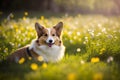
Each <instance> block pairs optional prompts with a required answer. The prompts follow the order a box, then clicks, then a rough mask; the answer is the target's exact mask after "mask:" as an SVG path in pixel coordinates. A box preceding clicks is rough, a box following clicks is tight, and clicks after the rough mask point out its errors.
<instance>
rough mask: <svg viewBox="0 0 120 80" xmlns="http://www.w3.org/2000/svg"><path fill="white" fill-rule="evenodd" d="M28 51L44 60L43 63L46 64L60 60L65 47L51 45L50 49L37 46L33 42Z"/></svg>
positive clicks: (44, 46)
mask: <svg viewBox="0 0 120 80" xmlns="http://www.w3.org/2000/svg"><path fill="white" fill-rule="evenodd" d="M29 49H33V50H34V51H35V52H36V53H37V54H38V55H40V56H42V57H43V58H44V61H47V62H57V61H59V60H61V59H62V58H63V56H64V52H65V47H64V46H63V45H62V46H56V45H52V47H49V46H47V45H42V46H37V45H36V43H35V41H33V42H32V44H31V46H30V47H29Z"/></svg>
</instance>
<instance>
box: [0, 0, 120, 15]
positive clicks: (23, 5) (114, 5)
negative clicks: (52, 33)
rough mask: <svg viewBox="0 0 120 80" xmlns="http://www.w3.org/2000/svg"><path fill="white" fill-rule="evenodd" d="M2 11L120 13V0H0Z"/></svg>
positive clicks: (0, 9)
mask: <svg viewBox="0 0 120 80" xmlns="http://www.w3.org/2000/svg"><path fill="white" fill-rule="evenodd" d="M0 11H1V12H14V11H40V12H46V11H49V12H55V13H65V12H67V13H81V14H105V15H119V13H120V0H0Z"/></svg>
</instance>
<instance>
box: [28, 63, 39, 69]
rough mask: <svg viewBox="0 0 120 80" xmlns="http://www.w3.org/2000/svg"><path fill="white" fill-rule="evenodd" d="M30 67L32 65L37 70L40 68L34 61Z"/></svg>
mask: <svg viewBox="0 0 120 80" xmlns="http://www.w3.org/2000/svg"><path fill="white" fill-rule="evenodd" d="M30 67H31V69H32V70H37V69H38V65H37V64H36V63H32V64H31V65H30Z"/></svg>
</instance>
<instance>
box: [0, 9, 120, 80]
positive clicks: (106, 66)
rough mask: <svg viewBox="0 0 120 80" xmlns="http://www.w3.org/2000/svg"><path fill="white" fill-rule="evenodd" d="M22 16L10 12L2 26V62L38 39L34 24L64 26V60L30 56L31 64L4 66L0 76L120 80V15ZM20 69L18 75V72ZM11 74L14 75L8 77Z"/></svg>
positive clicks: (0, 52)
mask: <svg viewBox="0 0 120 80" xmlns="http://www.w3.org/2000/svg"><path fill="white" fill-rule="evenodd" d="M0 14H3V13H1V12H0ZM22 15H23V16H22V17H20V18H18V19H17V20H16V19H15V17H16V16H15V14H13V13H11V14H10V15H9V16H8V18H7V19H6V18H5V19H4V20H3V21H1V23H0V61H1V60H4V59H6V57H7V56H8V55H10V54H11V53H12V52H14V51H15V50H16V49H18V48H21V47H23V46H26V45H27V44H30V42H31V41H32V40H33V39H35V38H36V31H35V27H34V26H35V22H39V23H40V24H41V25H44V26H45V27H53V26H54V25H55V24H56V23H58V22H59V21H62V22H63V23H64V26H63V37H62V39H63V44H64V45H65V46H66V52H65V57H64V59H62V61H60V62H58V63H54V64H52V63H45V62H42V61H43V57H42V56H39V57H38V62H36V61H34V60H33V59H32V58H31V57H30V58H29V61H28V62H25V61H26V60H25V59H24V58H21V59H20V60H19V62H18V63H19V64H21V65H17V64H15V65H14V67H13V66H12V65H9V66H6V65H5V66H4V67H5V68H4V67H2V66H3V65H2V66H1V68H0V71H1V72H0V75H1V76H0V77H2V78H4V76H6V75H7V77H8V78H9V77H10V78H11V79H10V80H13V78H15V79H16V80H17V79H19V77H21V76H22V77H23V78H22V79H26V80H31V79H32V80H36V79H37V80H49V79H51V80H57V79H58V80H61V79H62V80H119V73H120V70H119V63H120V17H119V16H118V17H115V16H111V17H106V16H101V15H81V14H78V15H75V16H70V15H68V14H66V15H65V16H61V17H51V16H50V17H49V18H47V17H46V16H44V15H42V16H39V17H38V18H36V17H34V18H30V17H29V15H30V13H28V12H27V11H26V12H23V13H22ZM23 63H24V64H23ZM11 66H12V68H11ZM6 67H9V68H10V69H9V68H6ZM17 70H18V72H19V73H16V71H17ZM8 71H9V73H11V75H8V74H7V72H8ZM25 71H26V72H25ZM3 72H4V74H3ZM14 75H16V76H14ZM0 79H1V78H0Z"/></svg>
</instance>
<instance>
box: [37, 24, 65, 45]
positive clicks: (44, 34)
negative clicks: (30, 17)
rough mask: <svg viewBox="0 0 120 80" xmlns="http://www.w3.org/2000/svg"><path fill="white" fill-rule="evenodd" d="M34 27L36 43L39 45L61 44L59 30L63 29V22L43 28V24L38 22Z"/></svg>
mask: <svg viewBox="0 0 120 80" xmlns="http://www.w3.org/2000/svg"><path fill="white" fill-rule="evenodd" d="M35 29H36V32H37V37H38V38H37V40H36V42H37V44H38V45H39V46H40V45H47V46H49V47H52V45H57V46H60V45H61V40H60V37H61V32H62V29H63V23H62V22H59V23H58V24H57V25H55V26H53V27H52V28H45V27H44V26H42V25H40V24H39V23H35Z"/></svg>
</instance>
